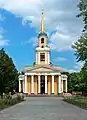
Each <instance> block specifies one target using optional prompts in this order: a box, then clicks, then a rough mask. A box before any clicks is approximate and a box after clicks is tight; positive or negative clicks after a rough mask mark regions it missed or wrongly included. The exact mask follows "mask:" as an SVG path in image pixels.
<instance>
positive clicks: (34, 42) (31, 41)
mask: <svg viewBox="0 0 87 120" xmlns="http://www.w3.org/2000/svg"><path fill="white" fill-rule="evenodd" d="M31 43H32V45H33V47H36V46H37V43H38V42H37V38H36V37H32V38H31V39H29V40H27V41H25V42H21V45H26V44H31Z"/></svg>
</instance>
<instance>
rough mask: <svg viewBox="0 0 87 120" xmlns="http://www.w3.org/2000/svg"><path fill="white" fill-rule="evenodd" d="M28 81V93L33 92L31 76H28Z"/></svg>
mask: <svg viewBox="0 0 87 120" xmlns="http://www.w3.org/2000/svg"><path fill="white" fill-rule="evenodd" d="M27 82H28V84H27V88H28V94H31V76H28V78H27Z"/></svg>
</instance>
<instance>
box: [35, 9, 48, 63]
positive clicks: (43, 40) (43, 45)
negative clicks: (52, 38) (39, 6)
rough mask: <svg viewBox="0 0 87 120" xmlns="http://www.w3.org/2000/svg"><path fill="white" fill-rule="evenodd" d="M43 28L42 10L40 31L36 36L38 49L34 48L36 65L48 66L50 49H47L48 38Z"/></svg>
mask: <svg viewBox="0 0 87 120" xmlns="http://www.w3.org/2000/svg"><path fill="white" fill-rule="evenodd" d="M44 28H45V27H44V10H42V18H41V30H40V32H39V34H38V47H37V48H36V65H49V64H50V48H49V47H48V36H47V33H46V32H45V29H44Z"/></svg>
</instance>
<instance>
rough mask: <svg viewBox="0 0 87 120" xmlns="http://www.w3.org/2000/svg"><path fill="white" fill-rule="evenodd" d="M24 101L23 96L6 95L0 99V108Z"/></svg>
mask: <svg viewBox="0 0 87 120" xmlns="http://www.w3.org/2000/svg"><path fill="white" fill-rule="evenodd" d="M22 101H24V97H23V96H19V95H17V96H16V97H14V98H12V97H11V96H7V97H6V98H3V99H0V110H2V109H5V108H7V107H10V106H12V105H15V104H17V103H20V102H22Z"/></svg>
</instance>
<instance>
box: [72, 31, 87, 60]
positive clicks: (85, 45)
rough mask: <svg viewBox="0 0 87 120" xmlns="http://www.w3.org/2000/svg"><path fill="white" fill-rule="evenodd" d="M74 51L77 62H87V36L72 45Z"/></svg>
mask: <svg viewBox="0 0 87 120" xmlns="http://www.w3.org/2000/svg"><path fill="white" fill-rule="evenodd" d="M72 47H73V49H75V55H76V56H77V59H78V61H87V34H86V33H85V34H84V35H82V37H81V38H80V39H79V40H78V41H77V42H76V43H75V44H74V45H72Z"/></svg>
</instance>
